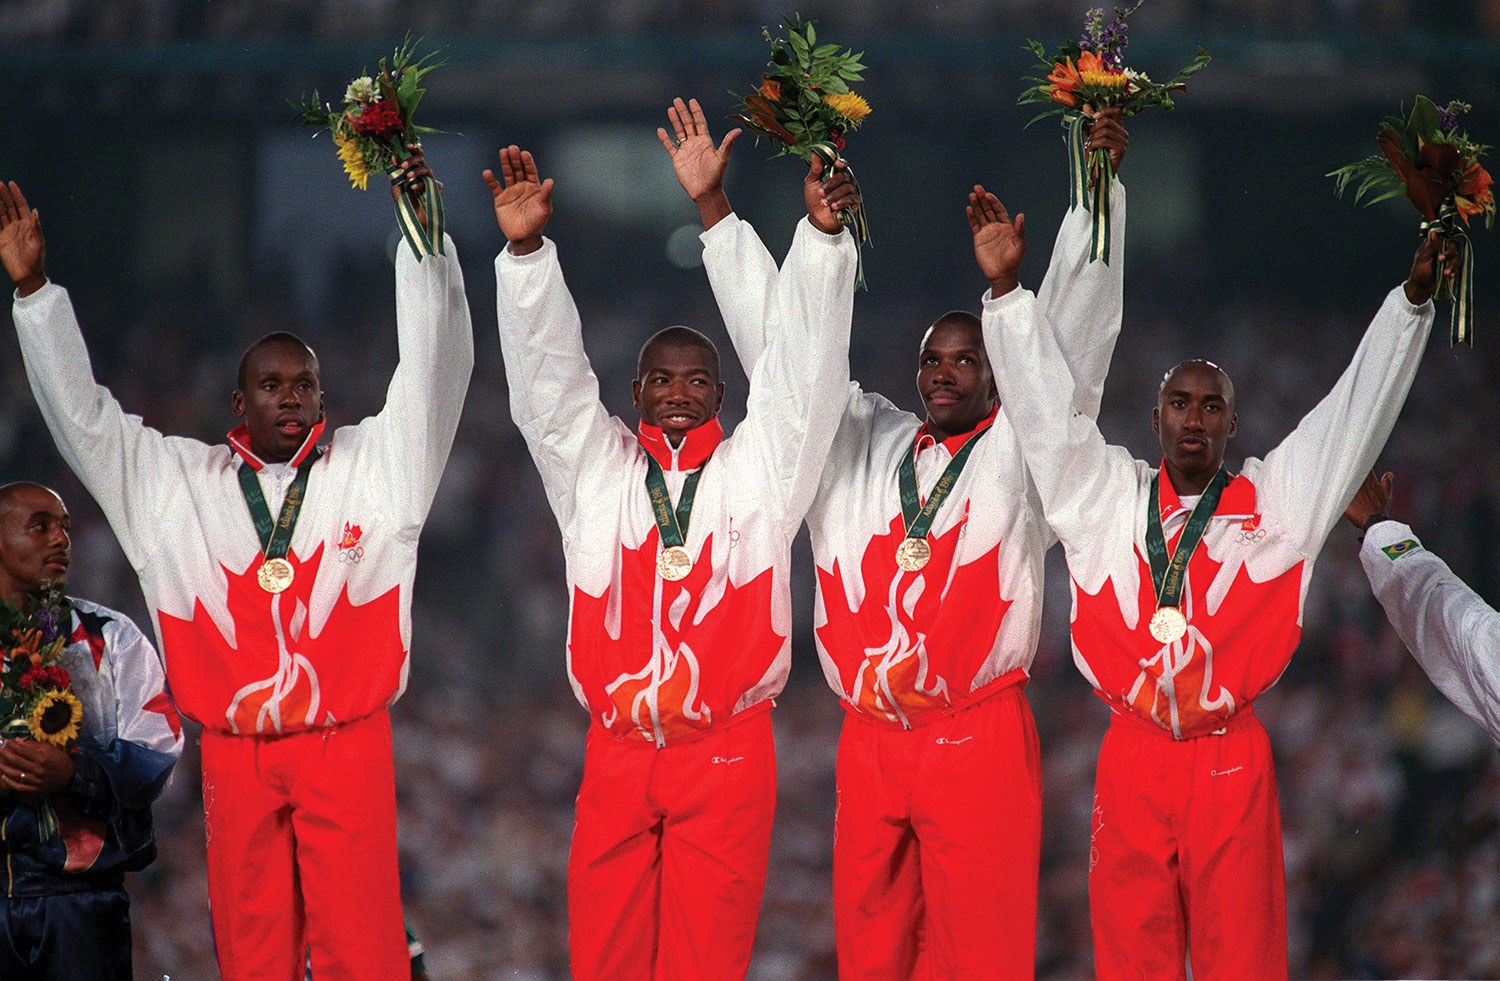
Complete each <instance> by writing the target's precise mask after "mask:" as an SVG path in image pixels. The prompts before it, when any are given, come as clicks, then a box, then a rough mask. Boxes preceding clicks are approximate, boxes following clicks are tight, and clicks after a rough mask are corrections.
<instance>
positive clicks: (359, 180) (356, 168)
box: [333, 133, 370, 191]
mask: <svg viewBox="0 0 1500 981" xmlns="http://www.w3.org/2000/svg"><path fill="white" fill-rule="evenodd" d="M333 143H334V145H335V146H337V147H338V148H339V161H340V162H341V163H343V165H344V173H346V174H348V175H349V186H350V187H357V188H359V189H360V190H361V191H363V190H365V189H366V187H368V181H369V180H370V168H369V167H368V166H366V164H365V155H364V154H363V153H361V152H360V149H359V144H358V143H357V142H355V141H354V140H352V139H350V138H349V137H347V136H345V135H343V134H342V133H335V134H334V135H333Z"/></svg>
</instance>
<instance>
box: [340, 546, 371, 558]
mask: <svg viewBox="0 0 1500 981" xmlns="http://www.w3.org/2000/svg"><path fill="white" fill-rule="evenodd" d="M364 557H365V547H364V546H363V545H356V546H354V547H353V548H341V549H339V561H340V562H358V561H359V560H360V559H362V558H364Z"/></svg>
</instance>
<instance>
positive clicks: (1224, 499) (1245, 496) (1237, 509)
mask: <svg viewBox="0 0 1500 981" xmlns="http://www.w3.org/2000/svg"><path fill="white" fill-rule="evenodd" d="M1157 472H1158V473H1159V474H1161V481H1160V484H1159V486H1158V491H1159V496H1160V498H1161V519H1162V520H1163V521H1166V520H1167V519H1168V518H1170V517H1171V516H1172V515H1174V514H1176V513H1177V512H1178V511H1185V510H1187V509H1186V508H1184V507H1183V505H1182V499H1181V498H1180V497H1178V495H1177V488H1175V487H1173V486H1172V478H1171V477H1170V476H1169V475H1168V474H1167V461H1166V460H1163V461H1162V462H1161V469H1159V470H1158V471H1157ZM1253 514H1255V485H1254V484H1252V483H1250V481H1249V480H1248V479H1247V478H1246V477H1245V476H1244V475H1243V474H1241V475H1239V476H1236V477H1231V478H1230V480H1229V484H1228V486H1226V487H1225V488H1224V493H1223V494H1221V495H1220V496H1219V506H1218V507H1217V508H1215V509H1214V517H1216V518H1243V517H1247V516H1249V515H1253Z"/></svg>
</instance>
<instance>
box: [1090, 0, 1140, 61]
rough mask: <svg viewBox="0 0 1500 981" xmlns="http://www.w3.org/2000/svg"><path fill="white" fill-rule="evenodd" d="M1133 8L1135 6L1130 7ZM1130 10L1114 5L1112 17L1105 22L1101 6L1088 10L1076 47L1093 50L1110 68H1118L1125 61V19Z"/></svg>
mask: <svg viewBox="0 0 1500 981" xmlns="http://www.w3.org/2000/svg"><path fill="white" fill-rule="evenodd" d="M1137 6H1139V5H1137ZM1134 9H1135V7H1131V8H1130V10H1134ZM1130 10H1126V9H1124V8H1123V7H1116V8H1115V16H1114V19H1113V20H1111V21H1110V22H1109V23H1107V24H1106V23H1105V22H1104V8H1103V7H1095V8H1093V9H1092V10H1090V11H1089V12H1088V14H1087V15H1086V16H1085V17H1084V20H1083V34H1082V35H1081V36H1080V37H1079V39H1078V47H1079V48H1081V49H1082V50H1084V51H1092V52H1094V53H1095V54H1096V55H1098V56H1099V58H1100V60H1101V61H1103V62H1104V63H1105V64H1106V65H1108V66H1109V67H1110V68H1115V69H1118V68H1120V67H1121V65H1123V64H1124V62H1125V42H1126V40H1127V38H1126V36H1125V19H1126V18H1127V17H1129V16H1130Z"/></svg>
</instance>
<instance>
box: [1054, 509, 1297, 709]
mask: <svg viewBox="0 0 1500 981" xmlns="http://www.w3.org/2000/svg"><path fill="white" fill-rule="evenodd" d="M1239 530H1240V529H1239V525H1238V524H1235V525H1234V526H1233V527H1227V528H1225V529H1224V532H1225V534H1226V535H1227V536H1229V537H1230V538H1232V537H1233V536H1234V535H1237V534H1239ZM1208 544H1209V543H1208V541H1207V539H1206V537H1205V541H1204V543H1203V544H1202V545H1200V546H1199V547H1198V549H1197V551H1195V552H1194V553H1193V557H1192V558H1191V559H1190V560H1189V561H1188V587H1187V590H1186V591H1185V592H1184V596H1183V612H1184V613H1185V614H1186V615H1187V618H1188V632H1187V634H1186V635H1184V636H1183V637H1182V639H1181V640H1177V641H1173V642H1172V643H1170V644H1162V643H1161V642H1159V641H1158V640H1156V638H1154V637H1152V636H1151V630H1150V621H1151V614H1152V613H1154V612H1155V610H1156V594H1155V591H1154V589H1153V587H1152V583H1151V567H1150V565H1149V564H1148V563H1147V561H1146V560H1145V558H1144V557H1143V556H1141V555H1140V554H1139V553H1137V555H1136V561H1137V564H1138V566H1139V572H1138V583H1139V589H1138V590H1137V594H1138V595H1137V597H1136V613H1137V619H1136V624H1135V627H1134V629H1130V628H1127V627H1126V626H1125V618H1124V615H1123V613H1122V611H1121V609H1120V603H1119V602H1118V601H1117V600H1116V594H1115V586H1114V583H1113V581H1112V580H1109V579H1106V580H1105V582H1104V584H1103V585H1102V586H1101V587H1100V589H1099V590H1098V592H1095V593H1089V592H1086V591H1085V590H1084V589H1083V587H1081V586H1079V585H1078V584H1077V582H1076V580H1075V582H1074V604H1073V613H1074V616H1073V648H1074V656H1075V657H1076V658H1078V659H1080V660H1081V661H1082V662H1083V663H1084V664H1086V665H1087V670H1088V673H1090V674H1091V675H1092V677H1093V679H1094V681H1095V683H1096V685H1097V693H1098V694H1099V696H1100V697H1101V698H1103V699H1104V700H1105V701H1107V702H1109V703H1110V704H1111V705H1113V706H1115V707H1116V708H1118V709H1121V710H1122V711H1127V712H1130V713H1131V714H1132V715H1135V716H1136V717H1137V718H1139V719H1142V720H1143V721H1146V722H1150V723H1152V724H1154V725H1158V726H1160V727H1162V728H1163V729H1166V730H1168V731H1169V732H1171V733H1172V734H1173V735H1174V736H1176V737H1178V738H1190V737H1193V736H1201V735H1204V734H1205V733H1209V732H1212V731H1213V730H1215V729H1218V728H1222V727H1223V725H1224V723H1225V722H1226V721H1227V720H1228V719H1229V717H1230V716H1231V715H1233V714H1234V713H1235V711H1236V710H1237V709H1239V708H1243V707H1244V706H1246V705H1249V704H1250V703H1251V702H1253V701H1254V700H1255V699H1256V698H1257V697H1258V696H1259V695H1260V693H1261V692H1263V691H1265V690H1266V689H1267V688H1269V687H1271V685H1273V684H1275V682H1276V679H1277V678H1279V677H1280V676H1281V672H1282V671H1284V670H1285V669H1286V665H1287V662H1288V661H1289V660H1290V659H1291V656H1292V652H1293V651H1294V650H1296V648H1297V641H1298V639H1299V638H1300V637H1301V634H1302V627H1301V624H1300V622H1299V621H1300V619H1301V610H1302V571H1303V563H1302V562H1293V563H1290V565H1291V567H1290V568H1285V566H1283V567H1282V568H1283V571H1281V572H1279V574H1276V575H1272V576H1271V577H1270V578H1268V579H1265V580H1264V581H1261V582H1257V581H1256V580H1255V579H1254V577H1253V576H1252V575H1251V574H1250V570H1249V568H1248V567H1247V565H1246V564H1245V562H1244V554H1245V552H1244V548H1243V547H1242V546H1239V547H1238V548H1239V551H1238V552H1234V551H1230V552H1227V553H1226V554H1228V555H1229V556H1230V557H1231V559H1236V560H1237V561H1232V562H1219V561H1217V560H1215V559H1214V558H1213V557H1212V555H1211V554H1210V551H1209V548H1208ZM1228 547H1229V548H1235V547H1237V546H1228Z"/></svg>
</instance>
